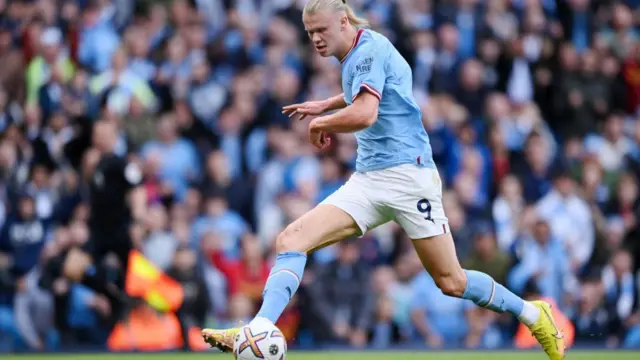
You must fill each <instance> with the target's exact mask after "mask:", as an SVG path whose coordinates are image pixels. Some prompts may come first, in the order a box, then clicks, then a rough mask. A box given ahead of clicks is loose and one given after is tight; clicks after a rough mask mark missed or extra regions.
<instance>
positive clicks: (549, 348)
mask: <svg viewBox="0 0 640 360" xmlns="http://www.w3.org/2000/svg"><path fill="white" fill-rule="evenodd" d="M531 304H532V305H533V306H535V307H537V308H538V309H540V317H539V318H538V321H536V323H535V324H533V325H532V326H531V327H530V328H529V329H530V330H531V333H532V334H533V336H534V337H535V338H536V339H537V340H538V342H539V343H540V345H541V346H542V349H543V350H544V352H545V353H547V355H548V356H549V359H551V360H562V359H564V350H565V349H564V334H563V333H562V330H561V329H558V326H556V322H555V321H554V320H553V314H552V312H551V305H549V304H548V303H546V302H544V301H532V302H531Z"/></svg>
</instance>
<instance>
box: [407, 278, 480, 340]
mask: <svg viewBox="0 0 640 360" xmlns="http://www.w3.org/2000/svg"><path fill="white" fill-rule="evenodd" d="M412 287H413V301H412V302H411V318H412V319H413V324H414V326H415V329H416V330H417V335H418V336H420V338H421V339H423V340H424V342H425V344H426V345H427V346H428V347H429V348H432V349H438V348H441V347H444V346H453V347H455V346H463V344H464V342H465V339H466V337H467V336H468V335H469V323H468V320H467V312H468V311H470V310H471V309H472V306H473V305H472V303H470V302H468V301H466V300H463V299H458V298H452V297H448V296H446V295H444V294H442V291H440V290H439V289H438V288H437V286H436V285H435V282H434V281H433V279H432V278H431V276H430V275H429V274H428V273H427V272H426V271H423V272H421V273H420V275H418V276H417V277H416V278H415V279H414V280H413V283H412Z"/></svg>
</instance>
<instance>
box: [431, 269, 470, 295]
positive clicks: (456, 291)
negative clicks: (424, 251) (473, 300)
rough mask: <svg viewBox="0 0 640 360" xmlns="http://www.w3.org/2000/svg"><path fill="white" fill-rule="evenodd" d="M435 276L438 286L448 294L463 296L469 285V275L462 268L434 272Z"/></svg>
mask: <svg viewBox="0 0 640 360" xmlns="http://www.w3.org/2000/svg"><path fill="white" fill-rule="evenodd" d="M433 278H434V281H435V282H436V285H438V288H440V290H442V293H443V294H445V295H447V296H453V297H462V294H464V291H465V289H466V287H467V276H466V275H465V273H464V270H462V269H458V270H455V271H451V272H443V273H440V274H434V277H433Z"/></svg>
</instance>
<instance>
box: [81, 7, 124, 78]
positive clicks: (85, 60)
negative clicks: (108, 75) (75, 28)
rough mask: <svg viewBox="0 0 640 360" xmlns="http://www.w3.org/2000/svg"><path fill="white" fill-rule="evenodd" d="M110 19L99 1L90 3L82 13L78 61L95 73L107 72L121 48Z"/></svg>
mask: <svg viewBox="0 0 640 360" xmlns="http://www.w3.org/2000/svg"><path fill="white" fill-rule="evenodd" d="M108 17H109V14H108V12H107V10H106V9H105V8H104V6H103V4H102V3H100V2H98V1H89V2H88V4H87V7H86V8H85V9H84V11H83V12H82V23H81V29H80V31H79V34H78V38H79V44H78V60H79V61H80V63H81V64H82V65H84V66H85V67H87V68H89V69H91V71H93V72H102V71H105V70H107V69H108V68H109V67H110V66H111V61H112V56H113V54H114V53H115V52H116V50H117V49H118V46H120V39H119V37H118V34H117V33H116V31H115V29H114V28H113V25H112V24H111V22H110V21H109V19H108Z"/></svg>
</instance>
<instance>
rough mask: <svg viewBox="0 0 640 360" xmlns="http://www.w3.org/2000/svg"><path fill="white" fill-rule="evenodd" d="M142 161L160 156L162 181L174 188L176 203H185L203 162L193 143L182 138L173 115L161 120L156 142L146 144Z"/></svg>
mask: <svg viewBox="0 0 640 360" xmlns="http://www.w3.org/2000/svg"><path fill="white" fill-rule="evenodd" d="M141 155H142V157H143V158H147V157H148V156H158V158H159V159H160V167H159V169H158V171H159V173H158V174H157V175H159V177H160V179H161V180H162V181H165V182H166V183H167V184H168V185H170V186H171V192H172V193H173V194H174V196H175V197H176V200H177V201H182V200H184V197H185V195H186V190H187V186H188V184H189V183H190V182H191V181H193V180H195V179H196V178H197V177H198V176H199V175H200V168H201V166H200V161H199V158H198V155H197V153H196V149H195V147H194V146H193V144H192V143H191V142H190V141H188V140H185V139H182V138H180V137H179V135H178V132H177V124H176V120H175V117H174V116H173V115H170V114H168V115H165V116H164V117H162V119H160V121H159V123H158V128H157V140H152V141H150V142H148V143H146V144H145V145H144V146H143V148H142V150H141Z"/></svg>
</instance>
